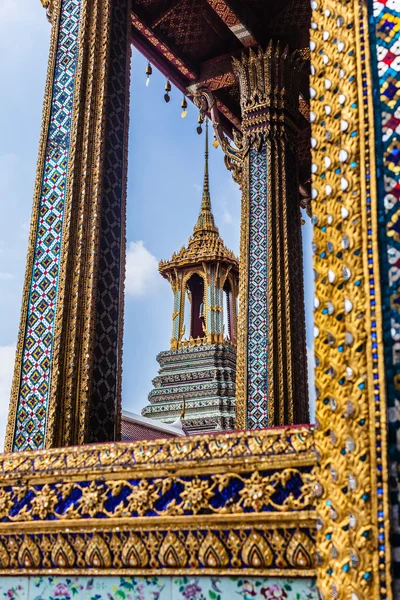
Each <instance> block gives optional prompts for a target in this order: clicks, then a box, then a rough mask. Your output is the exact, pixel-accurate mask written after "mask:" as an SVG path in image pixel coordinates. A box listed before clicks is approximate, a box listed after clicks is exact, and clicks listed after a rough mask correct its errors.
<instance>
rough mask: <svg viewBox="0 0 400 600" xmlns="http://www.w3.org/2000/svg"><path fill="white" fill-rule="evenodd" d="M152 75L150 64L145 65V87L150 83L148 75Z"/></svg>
mask: <svg viewBox="0 0 400 600" xmlns="http://www.w3.org/2000/svg"><path fill="white" fill-rule="evenodd" d="M152 73H153V69H152V68H151V64H150V63H147V67H146V87H147V86H148V85H149V83H150V75H151V74H152Z"/></svg>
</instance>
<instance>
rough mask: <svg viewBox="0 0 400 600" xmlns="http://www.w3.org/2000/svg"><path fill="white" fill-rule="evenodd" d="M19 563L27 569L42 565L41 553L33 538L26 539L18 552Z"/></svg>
mask: <svg viewBox="0 0 400 600" xmlns="http://www.w3.org/2000/svg"><path fill="white" fill-rule="evenodd" d="M18 562H19V563H20V564H21V565H23V566H24V567H25V568H26V569H32V568H34V567H38V566H39V565H40V551H39V548H38V547H37V545H36V544H35V542H34V541H33V540H32V538H25V539H24V541H23V542H22V546H21V548H20V549H19V552H18Z"/></svg>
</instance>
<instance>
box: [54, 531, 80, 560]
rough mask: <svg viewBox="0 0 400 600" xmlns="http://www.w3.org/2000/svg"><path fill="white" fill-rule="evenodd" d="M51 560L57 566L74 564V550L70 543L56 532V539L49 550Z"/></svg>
mask: <svg viewBox="0 0 400 600" xmlns="http://www.w3.org/2000/svg"><path fill="white" fill-rule="evenodd" d="M51 560H52V561H53V564H55V565H56V566H57V567H60V568H65V567H73V566H74V564H75V552H74V551H73V549H72V546H71V544H69V543H68V542H67V540H66V539H65V538H64V537H63V536H62V535H61V534H58V536H57V541H56V543H55V544H54V546H53V549H52V551H51Z"/></svg>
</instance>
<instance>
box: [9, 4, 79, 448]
mask: <svg viewBox="0 0 400 600" xmlns="http://www.w3.org/2000/svg"><path fill="white" fill-rule="evenodd" d="M79 17H80V2H79V0H63V2H62V7H61V16H60V22H59V31H58V43H57V52H56V60H55V67H54V82H53V90H52V101H51V113H50V123H49V129H48V139H47V147H46V155H45V161H44V173H43V179H42V191H41V198H40V203H39V214H38V223H37V233H36V241H35V254H34V261H33V271H32V279H31V288H30V296H29V304H28V314H27V322H26V329H25V339H24V347H23V359H22V370H21V382H20V390H19V398H18V407H17V419H16V428H15V434H14V443H13V450H14V451H20V450H28V449H33V450H34V449H39V448H42V447H43V445H44V437H45V429H46V416H47V406H48V396H49V388H50V379H51V357H52V351H53V342H54V322H55V313H56V305H57V293H58V289H57V286H58V277H59V267H60V253H61V244H62V228H63V217H64V200H65V193H66V182H67V165H68V156H69V145H70V135H71V118H72V106H73V98H74V87H75V85H74V83H75V80H74V76H75V72H76V63H77V51H78V33H79Z"/></svg>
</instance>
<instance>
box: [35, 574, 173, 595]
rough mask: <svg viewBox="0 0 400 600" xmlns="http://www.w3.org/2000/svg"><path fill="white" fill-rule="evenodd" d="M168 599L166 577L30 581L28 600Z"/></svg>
mask: <svg viewBox="0 0 400 600" xmlns="http://www.w3.org/2000/svg"><path fill="white" fill-rule="evenodd" d="M74 598H75V599H76V600H171V581H170V578H169V577H112V576H111V577H39V578H32V581H31V586H30V593H29V599H28V600H73V599H74Z"/></svg>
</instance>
